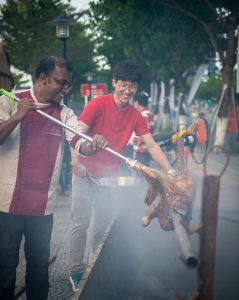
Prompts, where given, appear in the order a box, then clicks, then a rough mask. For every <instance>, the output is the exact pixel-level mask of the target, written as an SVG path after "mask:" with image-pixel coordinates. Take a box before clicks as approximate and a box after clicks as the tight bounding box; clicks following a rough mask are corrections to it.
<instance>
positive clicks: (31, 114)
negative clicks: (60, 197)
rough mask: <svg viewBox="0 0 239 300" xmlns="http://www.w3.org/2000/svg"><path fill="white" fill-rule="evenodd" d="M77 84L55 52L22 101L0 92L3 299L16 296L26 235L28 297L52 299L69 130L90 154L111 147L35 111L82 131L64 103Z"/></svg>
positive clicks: (0, 276)
mask: <svg viewBox="0 0 239 300" xmlns="http://www.w3.org/2000/svg"><path fill="white" fill-rule="evenodd" d="M71 84H72V70H71V68H70V66H69V64H68V63H67V62H66V61H65V60H64V59H62V58H58V57H54V56H50V57H48V58H45V59H43V60H41V61H40V63H39V65H38V66H37V68H36V82H35V84H34V86H33V88H32V89H31V90H26V91H20V92H17V97H18V98H19V99H20V102H19V103H18V102H14V101H12V100H9V99H8V98H6V97H4V96H2V97H0V166H1V172H0V299H4V300H13V299H15V297H14V287H15V281H16V267H17V264H18V259H19V247H20V243H21V240H22V236H23V235H24V237H25V246H24V250H25V257H26V295H27V299H34V300H46V299H47V295H48V290H49V281H48V261H49V255H50V238H51V232H52V224H53V215H52V213H53V212H52V211H53V204H54V201H55V196H56V189H57V184H58V179H59V172H60V166H61V161H62V150H63V141H64V135H65V137H66V139H67V141H68V142H69V144H70V145H71V146H72V147H73V148H74V149H75V151H76V152H80V153H82V154H84V155H90V154H93V153H95V151H96V150H97V149H101V148H104V147H106V146H107V143H106V141H105V140H104V138H103V137H102V136H99V135H96V136H94V137H93V144H91V145H89V143H88V142H86V141H85V140H83V139H81V138H80V137H78V136H76V135H75V134H73V133H71V132H70V131H65V130H64V129H63V128H62V127H61V126H59V125H56V124H55V123H53V122H52V121H50V120H48V119H46V118H45V117H44V116H42V115H40V114H38V113H37V112H35V111H34V110H35V109H41V110H42V111H44V112H45V113H47V114H49V115H51V116H52V117H54V118H56V119H58V120H61V121H62V122H64V123H66V124H67V125H69V126H71V127H73V128H75V129H79V130H81V128H80V127H79V123H78V119H77V116H75V115H74V113H73V111H72V110H71V109H69V108H67V107H66V106H65V105H63V104H61V102H62V98H63V96H64V95H65V94H66V93H68V92H69V91H70V88H71Z"/></svg>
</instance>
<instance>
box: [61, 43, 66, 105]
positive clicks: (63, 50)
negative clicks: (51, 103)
mask: <svg viewBox="0 0 239 300" xmlns="http://www.w3.org/2000/svg"><path fill="white" fill-rule="evenodd" d="M60 40H61V53H62V57H63V58H64V59H65V60H66V59H67V38H65V37H64V38H61V39H60ZM63 102H64V104H65V105H68V94H65V95H64V97H63Z"/></svg>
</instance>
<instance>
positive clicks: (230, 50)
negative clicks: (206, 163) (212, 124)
mask: <svg viewBox="0 0 239 300" xmlns="http://www.w3.org/2000/svg"><path fill="white" fill-rule="evenodd" d="M234 26H235V25H234V24H233V23H231V24H230V25H229V26H228V32H227V34H228V38H227V48H226V57H225V59H224V60H223V63H222V65H223V68H222V69H223V74H222V82H223V86H224V85H227V90H226V92H225V95H224V99H223V102H222V105H221V107H220V110H219V113H218V119H217V128H216V136H215V142H214V145H221V146H223V145H224V143H225V138H226V131H227V122H228V120H227V118H228V109H229V104H230V102H231V94H232V93H231V88H232V74H233V67H234V65H235V63H236V44H237V43H236V42H237V40H236V37H235V27H234Z"/></svg>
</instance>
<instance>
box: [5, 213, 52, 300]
mask: <svg viewBox="0 0 239 300" xmlns="http://www.w3.org/2000/svg"><path fill="white" fill-rule="evenodd" d="M52 226H53V216H52V215H49V216H40V217H35V216H14V215H10V214H7V213H2V212H0V300H13V299H14V288H15V282H16V268H17V265H18V260H19V248H20V244H21V240H22V236H23V235H24V237H25V244H24V251H25V258H26V277H25V283H26V295H27V299H28V300H46V299H47V295H48V290H49V281H48V263H49V257H50V239H51V232H52Z"/></svg>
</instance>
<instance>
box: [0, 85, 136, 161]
mask: <svg viewBox="0 0 239 300" xmlns="http://www.w3.org/2000/svg"><path fill="white" fill-rule="evenodd" d="M0 94H3V95H4V96H6V97H7V98H9V99H11V100H13V101H17V102H19V101H20V99H19V98H18V97H17V96H16V95H14V94H13V93H10V92H8V91H6V90H4V89H0ZM35 111H36V112H37V113H38V114H40V115H42V116H44V117H45V118H47V119H49V120H51V121H53V122H54V123H56V124H58V125H60V126H62V127H64V128H65V129H67V130H69V131H71V132H73V133H75V134H76V135H78V136H80V137H82V138H84V139H85V140H87V141H88V142H91V143H92V142H93V139H92V137H90V136H88V135H86V134H84V133H83V132H80V131H78V130H76V129H74V128H72V127H70V126H68V125H67V124H65V123H63V122H61V121H60V120H57V119H55V118H54V117H52V116H50V115H48V114H47V113H45V112H43V111H41V110H39V109H36V110H35ZM104 150H106V151H108V152H110V153H111V154H113V155H115V156H117V157H118V158H120V159H123V160H124V161H131V159H130V158H128V157H125V156H124V155H122V154H120V153H118V152H116V151H114V150H113V149H111V148H109V147H106V148H105V149H104Z"/></svg>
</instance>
